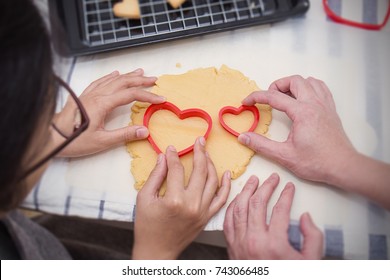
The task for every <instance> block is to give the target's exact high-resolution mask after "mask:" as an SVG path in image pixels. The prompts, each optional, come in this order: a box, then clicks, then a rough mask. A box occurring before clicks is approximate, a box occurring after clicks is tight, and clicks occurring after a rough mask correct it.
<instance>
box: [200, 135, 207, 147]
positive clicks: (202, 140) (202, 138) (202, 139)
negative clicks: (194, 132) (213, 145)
mask: <svg viewBox="0 0 390 280" xmlns="http://www.w3.org/2000/svg"><path fill="white" fill-rule="evenodd" d="M199 143H200V144H201V145H202V146H205V145H206V139H204V137H203V136H202V137H199Z"/></svg>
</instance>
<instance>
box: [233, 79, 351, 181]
mask: <svg viewBox="0 0 390 280" xmlns="http://www.w3.org/2000/svg"><path fill="white" fill-rule="evenodd" d="M242 103H243V104H244V105H253V104H255V103H266V104H269V105H271V106H272V107H274V108H275V109H277V110H280V111H283V112H285V113H286V114H287V116H288V117H289V118H290V119H291V120H292V127H291V130H290V133H289V135H288V138H287V140H286V141H284V142H282V143H281V142H276V141H273V140H270V139H268V138H266V137H264V136H261V135H258V134H256V133H244V134H241V135H240V136H239V138H238V139H239V141H240V142H241V143H242V144H244V145H247V146H248V147H249V148H251V149H253V150H255V151H256V152H257V153H261V154H264V155H265V156H267V157H269V158H271V159H274V160H276V161H277V162H279V163H280V164H282V165H284V166H286V167H287V168H289V169H290V170H291V171H292V172H294V173H295V174H296V175H297V176H299V177H301V178H304V179H308V180H313V181H320V182H328V177H329V176H330V174H333V173H335V172H337V171H338V170H342V169H343V167H344V166H345V165H347V164H348V160H349V158H350V157H351V155H353V154H356V151H355V149H354V148H353V146H352V144H351V142H350V141H349V139H348V137H347V136H346V134H345V132H344V130H343V127H342V124H341V121H340V118H339V116H338V114H337V112H336V106H335V103H334V101H333V97H332V94H331V92H330V91H329V89H328V87H327V86H326V85H325V84H324V82H322V81H320V80H317V79H314V78H307V79H304V78H302V77H300V76H291V77H286V78H282V79H280V80H277V81H275V82H273V83H272V84H271V86H270V87H269V89H268V90H267V91H260V92H254V93H252V94H250V95H249V96H248V97H246V98H245V99H244V100H243V101H242Z"/></svg>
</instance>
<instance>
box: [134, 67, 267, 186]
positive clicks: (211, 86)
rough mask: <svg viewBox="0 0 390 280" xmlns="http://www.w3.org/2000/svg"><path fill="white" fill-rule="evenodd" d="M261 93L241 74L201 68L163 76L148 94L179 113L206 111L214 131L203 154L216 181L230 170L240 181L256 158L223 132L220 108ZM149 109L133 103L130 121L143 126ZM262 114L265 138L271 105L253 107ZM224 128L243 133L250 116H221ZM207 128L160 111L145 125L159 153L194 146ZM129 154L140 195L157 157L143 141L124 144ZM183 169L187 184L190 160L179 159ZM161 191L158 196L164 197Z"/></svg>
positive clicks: (194, 120)
mask: <svg viewBox="0 0 390 280" xmlns="http://www.w3.org/2000/svg"><path fill="white" fill-rule="evenodd" d="M256 90H259V88H258V87H257V85H256V83H255V82H254V81H251V80H249V79H248V78H247V77H245V76H244V75H243V74H242V73H241V72H239V71H237V70H233V69H230V68H229V67H227V66H225V65H223V66H222V67H221V68H220V69H219V70H218V69H216V68H215V67H210V68H201V69H195V70H192V71H189V72H187V73H185V74H181V75H163V76H161V77H159V78H158V80H157V82H156V85H155V86H154V87H153V88H152V90H151V91H152V92H153V93H155V94H158V95H162V96H165V97H166V98H167V101H169V102H171V103H173V104H175V105H176V106H177V107H179V108H180V109H181V110H185V109H189V108H200V109H203V110H205V111H207V112H208V113H209V114H210V116H211V117H212V119H213V127H212V130H211V133H210V135H209V138H208V139H207V144H206V150H207V152H208V153H209V156H210V158H211V159H212V161H213V162H214V165H215V168H216V170H217V173H218V177H219V178H220V179H221V176H222V175H223V173H224V172H225V171H226V170H230V171H231V174H232V179H235V178H237V177H239V176H240V175H241V174H243V173H244V171H245V170H246V166H247V165H248V164H249V162H250V159H251V158H252V156H253V155H254V152H253V151H252V150H250V149H248V148H247V147H245V146H243V145H241V144H240V143H239V142H238V140H237V137H235V136H233V135H231V134H229V133H228V132H227V131H225V130H224V129H223V128H222V126H221V125H220V124H219V121H218V112H219V110H220V109H221V108H222V107H224V106H228V105H230V106H235V107H239V106H240V105H241V100H242V99H244V98H245V97H246V96H247V95H248V94H250V93H252V92H253V91H256ZM148 106H149V104H148V103H142V102H136V103H135V104H134V105H133V106H132V114H131V120H132V123H133V124H136V125H141V124H142V120H143V115H144V112H145V110H146V108H147V107H148ZM257 107H258V109H259V110H260V122H259V125H258V126H257V128H256V130H255V131H256V132H257V133H261V134H266V133H267V131H268V126H269V124H270V122H271V119H272V112H271V110H272V109H271V107H270V106H269V105H265V104H261V105H257ZM224 120H225V122H226V123H227V124H228V125H230V126H231V127H232V128H233V129H235V130H236V131H240V132H244V131H246V130H247V129H249V127H250V126H251V124H252V122H253V116H252V114H251V113H250V112H243V113H242V114H240V115H239V116H233V115H230V114H226V115H224ZM206 129H207V124H206V122H205V121H203V120H202V119H200V118H190V119H186V120H179V119H178V118H177V117H176V116H175V115H174V114H173V113H171V112H169V111H166V110H162V111H159V112H156V113H155V114H154V115H153V116H152V118H151V120H150V125H149V131H150V133H151V135H152V137H153V139H154V140H155V141H156V142H157V144H158V145H159V147H160V149H161V151H165V149H166V147H167V146H168V145H174V146H175V147H176V148H177V149H178V150H180V149H184V148H186V147H188V146H189V145H191V144H193V143H194V141H195V139H196V137H197V136H200V135H203V134H204V132H205V131H206ZM127 150H128V152H129V153H130V154H131V156H132V158H133V160H132V162H131V172H132V174H133V176H134V178H135V188H136V189H137V190H140V189H141V188H142V186H143V185H144V183H145V181H146V180H147V179H148V176H149V174H150V172H151V171H152V169H153V167H154V166H155V163H156V159H157V153H156V152H155V151H154V150H153V149H152V147H151V145H150V144H149V142H148V141H147V140H142V141H136V142H132V143H128V144H127ZM180 160H181V162H182V164H183V166H184V169H185V181H186V182H185V183H186V184H187V182H188V179H189V177H190V175H191V171H192V160H193V154H192V153H190V154H188V155H185V156H183V157H181V158H180ZM164 190H165V188H163V190H162V193H164Z"/></svg>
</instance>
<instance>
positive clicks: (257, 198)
mask: <svg viewBox="0 0 390 280" xmlns="http://www.w3.org/2000/svg"><path fill="white" fill-rule="evenodd" d="M263 201H264V199H263V197H262V196H261V195H254V196H252V197H251V198H250V199H249V205H250V207H251V208H253V209H260V208H262V206H263V204H264V203H263Z"/></svg>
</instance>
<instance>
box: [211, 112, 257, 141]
mask: <svg viewBox="0 0 390 280" xmlns="http://www.w3.org/2000/svg"><path fill="white" fill-rule="evenodd" d="M244 111H250V112H252V114H253V117H254V120H253V124H252V126H251V127H250V128H249V129H248V132H251V131H254V130H255V129H256V127H257V125H258V124H259V121H260V113H259V110H258V109H257V107H256V106H245V105H242V106H240V107H238V108H236V107H232V106H226V107H223V108H222V109H221V110H219V116H218V118H219V123H220V124H221V125H222V127H223V128H224V129H225V130H226V131H227V132H229V133H231V134H233V135H234V136H236V137H238V136H239V135H240V133H239V132H237V131H235V130H234V129H232V128H231V127H229V126H228V125H227V124H226V123H225V121H224V119H223V115H225V114H233V115H236V116H237V115H239V114H241V113H242V112H244Z"/></svg>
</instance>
